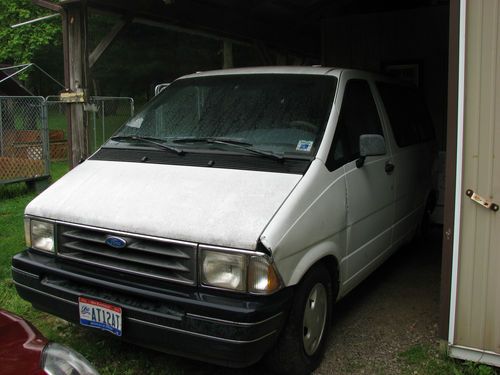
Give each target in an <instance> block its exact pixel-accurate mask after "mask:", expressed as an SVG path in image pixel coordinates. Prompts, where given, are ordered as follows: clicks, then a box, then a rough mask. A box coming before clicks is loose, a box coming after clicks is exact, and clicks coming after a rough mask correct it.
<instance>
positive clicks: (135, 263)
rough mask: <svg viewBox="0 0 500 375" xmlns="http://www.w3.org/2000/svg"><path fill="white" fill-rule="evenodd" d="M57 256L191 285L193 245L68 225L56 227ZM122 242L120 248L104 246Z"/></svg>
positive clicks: (193, 264)
mask: <svg viewBox="0 0 500 375" xmlns="http://www.w3.org/2000/svg"><path fill="white" fill-rule="evenodd" d="M57 232H58V235H57V248H58V249H57V254H58V256H60V257H62V258H66V259H70V260H73V261H75V262H79V263H84V264H89V265H93V266H96V267H102V268H105V269H110V270H113V271H119V272H124V273H129V274H132V275H137V276H145V277H150V278H154V279H160V280H166V281H173V282H180V283H185V284H195V282H196V244H189V243H182V242H176V241H170V240H161V239H154V238H146V237H143V236H137V235H132V234H128V233H127V234H124V233H112V232H106V231H101V230H99V229H91V228H83V227H76V226H70V225H58V228H57ZM108 236H116V237H120V238H122V239H124V240H126V242H127V245H126V246H125V247H124V248H120V249H117V248H113V247H111V246H109V245H108V244H106V239H107V238H108Z"/></svg>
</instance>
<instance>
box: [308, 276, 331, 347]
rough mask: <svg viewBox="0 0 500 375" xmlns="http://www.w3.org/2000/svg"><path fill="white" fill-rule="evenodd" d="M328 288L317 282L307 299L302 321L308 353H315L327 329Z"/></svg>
mask: <svg viewBox="0 0 500 375" xmlns="http://www.w3.org/2000/svg"><path fill="white" fill-rule="evenodd" d="M326 298H327V297H326V288H325V286H324V285H323V284H321V283H318V284H316V285H315V286H314V287H313V288H312V289H311V292H310V293H309V297H308V298H307V299H306V306H305V309H304V321H303V323H302V328H303V329H302V331H303V342H304V350H305V352H306V353H307V355H313V354H314V353H315V352H316V349H318V346H319V343H320V342H321V339H322V337H323V332H324V331H325V322H326V313H327V309H328V304H327V299H326Z"/></svg>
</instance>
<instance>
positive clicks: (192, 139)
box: [171, 137, 252, 146]
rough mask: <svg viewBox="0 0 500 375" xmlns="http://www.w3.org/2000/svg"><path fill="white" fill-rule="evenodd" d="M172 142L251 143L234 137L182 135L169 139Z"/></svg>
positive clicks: (248, 144)
mask: <svg viewBox="0 0 500 375" xmlns="http://www.w3.org/2000/svg"><path fill="white" fill-rule="evenodd" d="M171 141H172V142H174V143H190V142H192V143H202V142H203V143H222V142H226V143H230V144H232V145H242V146H252V144H251V143H248V142H245V141H240V140H239V139H234V138H224V137H183V138H175V139H172V140H171Z"/></svg>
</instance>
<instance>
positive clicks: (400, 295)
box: [183, 227, 441, 375]
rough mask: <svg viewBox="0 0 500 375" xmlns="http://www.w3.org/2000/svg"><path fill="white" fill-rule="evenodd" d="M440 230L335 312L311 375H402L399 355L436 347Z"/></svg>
mask: <svg viewBox="0 0 500 375" xmlns="http://www.w3.org/2000/svg"><path fill="white" fill-rule="evenodd" d="M440 270H441V228H440V227H435V228H433V229H432V230H431V233H430V234H429V236H428V238H427V239H426V240H425V241H420V242H415V243H412V244H410V245H407V246H405V247H403V248H401V249H400V250H399V251H398V252H397V253H396V254H395V255H394V256H392V257H391V258H390V259H389V260H388V261H387V262H386V263H385V264H384V265H383V266H382V267H380V268H379V269H378V270H377V271H376V272H375V273H374V274H372V275H371V276H370V277H369V278H368V279H367V280H365V281H364V282H363V283H362V284H361V285H359V286H358V287H357V288H355V289H354V290H353V291H352V292H351V293H350V294H349V295H348V296H347V297H345V298H344V299H343V300H341V301H340V302H339V303H338V304H337V305H335V307H334V319H333V324H332V329H331V331H330V336H329V341H328V346H327V350H326V353H325V358H324V359H323V362H322V364H321V366H320V367H319V368H318V369H317V370H316V371H315V373H314V374H315V375H330V374H331V375H347V374H370V375H372V374H373V375H381V374H391V375H393V374H401V373H402V372H403V367H402V366H404V364H403V363H402V362H401V360H399V354H400V353H401V352H404V351H406V350H408V349H410V348H411V347H413V346H415V345H433V346H436V345H437V342H438V341H437V322H438V318H439V288H440ZM183 368H184V373H185V374H196V375H215V374H217V375H219V374H220V375H230V374H231V375H233V374H238V375H266V374H268V371H267V370H266V369H265V367H264V366H263V364H261V363H259V364H256V365H254V366H252V367H250V368H247V369H225V368H221V367H218V366H213V365H207V364H203V365H202V364H201V363H199V362H194V361H186V362H185V363H184V364H183Z"/></svg>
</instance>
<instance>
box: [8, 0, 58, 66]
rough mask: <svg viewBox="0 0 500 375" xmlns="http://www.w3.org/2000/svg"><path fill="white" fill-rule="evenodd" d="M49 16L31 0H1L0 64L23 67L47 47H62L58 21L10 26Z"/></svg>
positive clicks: (47, 12) (56, 19)
mask: <svg viewBox="0 0 500 375" xmlns="http://www.w3.org/2000/svg"><path fill="white" fill-rule="evenodd" d="M48 14H50V12H49V11H47V10H46V9H43V8H40V7H38V6H36V5H33V4H32V3H31V0H0V63H4V64H5V63H9V64H24V63H29V62H32V61H33V60H34V58H35V57H36V56H37V54H38V53H40V51H42V50H43V49H44V48H46V47H48V46H60V45H61V20H60V19H58V18H55V19H52V20H47V21H42V22H37V23H34V24H30V25H26V26H22V27H18V28H15V29H12V28H11V27H10V26H11V25H14V24H17V23H20V22H23V21H28V20H31V19H34V18H37V17H41V16H45V15H48Z"/></svg>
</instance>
